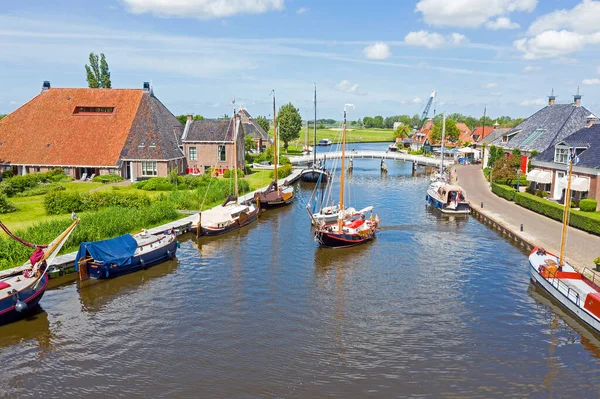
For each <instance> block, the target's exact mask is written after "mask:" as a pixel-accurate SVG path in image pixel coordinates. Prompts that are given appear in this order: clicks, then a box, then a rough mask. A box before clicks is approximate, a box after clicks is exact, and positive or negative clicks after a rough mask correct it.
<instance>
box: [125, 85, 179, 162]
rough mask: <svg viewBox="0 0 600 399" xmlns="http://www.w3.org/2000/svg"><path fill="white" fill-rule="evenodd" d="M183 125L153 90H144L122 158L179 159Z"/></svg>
mask: <svg viewBox="0 0 600 399" xmlns="http://www.w3.org/2000/svg"><path fill="white" fill-rule="evenodd" d="M182 132H183V125H182V124H181V123H180V122H179V120H177V118H175V116H174V115H173V114H172V113H171V112H170V111H169V110H168V109H167V107H165V106H164V105H163V103H161V102H160V100H159V99H158V98H156V97H154V95H152V94H150V93H144V94H143V96H142V100H141V101H140V105H139V107H138V110H137V113H136V115H135V118H134V119H133V123H132V124H131V129H130V131H129V135H128V136H127V140H126V141H125V145H124V146H123V150H122V151H121V158H122V159H177V158H184V157H185V155H184V154H183V152H182V151H181V149H180V148H179V138H180V137H181V134H182Z"/></svg>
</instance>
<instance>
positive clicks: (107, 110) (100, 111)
mask: <svg viewBox="0 0 600 399" xmlns="http://www.w3.org/2000/svg"><path fill="white" fill-rule="evenodd" d="M114 110H115V107H75V111H73V114H74V115H89V114H94V115H109V114H112V113H113V112H114Z"/></svg>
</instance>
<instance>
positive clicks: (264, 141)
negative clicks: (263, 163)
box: [238, 109, 271, 152]
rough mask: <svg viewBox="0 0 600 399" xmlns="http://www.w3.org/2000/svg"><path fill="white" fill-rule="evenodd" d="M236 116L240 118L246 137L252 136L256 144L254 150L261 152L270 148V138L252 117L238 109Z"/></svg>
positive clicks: (245, 111) (243, 110)
mask: <svg viewBox="0 0 600 399" xmlns="http://www.w3.org/2000/svg"><path fill="white" fill-rule="evenodd" d="M238 114H239V115H240V117H241V120H242V125H244V132H245V133H246V135H249V136H252V140H253V141H254V142H255V143H256V150H258V151H259V152H262V151H264V150H266V149H267V148H268V147H270V146H271V137H270V136H269V134H268V133H267V132H265V130H264V129H263V128H262V127H261V126H260V125H259V124H258V123H257V122H256V121H255V120H254V118H252V115H250V113H249V112H248V111H247V110H245V109H240V110H239V111H238Z"/></svg>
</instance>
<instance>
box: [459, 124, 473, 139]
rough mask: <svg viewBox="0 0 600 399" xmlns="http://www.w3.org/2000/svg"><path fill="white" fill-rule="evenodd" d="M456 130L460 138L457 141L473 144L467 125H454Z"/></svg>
mask: <svg viewBox="0 0 600 399" xmlns="http://www.w3.org/2000/svg"><path fill="white" fill-rule="evenodd" d="M456 127H457V128H458V130H460V136H459V137H458V139H459V140H460V141H462V142H463V143H473V138H472V137H471V129H469V127H468V126H467V125H465V124H464V123H462V122H459V123H457V124H456Z"/></svg>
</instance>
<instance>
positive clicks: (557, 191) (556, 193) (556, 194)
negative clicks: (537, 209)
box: [552, 170, 565, 200]
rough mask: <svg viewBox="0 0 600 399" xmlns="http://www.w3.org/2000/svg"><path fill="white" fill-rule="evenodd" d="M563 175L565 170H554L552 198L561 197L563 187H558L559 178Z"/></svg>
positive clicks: (557, 198)
mask: <svg viewBox="0 0 600 399" xmlns="http://www.w3.org/2000/svg"><path fill="white" fill-rule="evenodd" d="M563 177H565V172H560V171H558V170H557V171H556V176H555V178H554V193H553V195H552V198H554V199H556V200H559V199H561V197H562V196H563V189H562V187H560V184H559V182H560V179H562V178H563Z"/></svg>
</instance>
